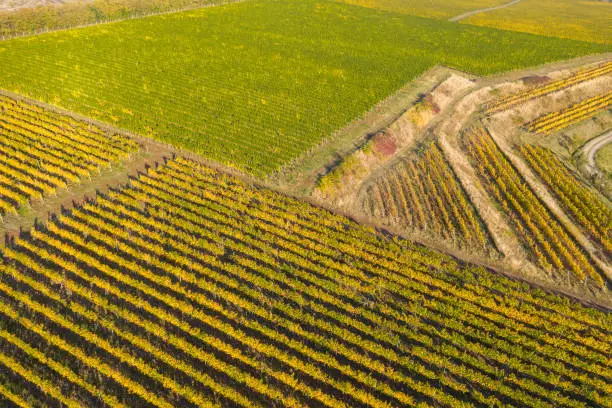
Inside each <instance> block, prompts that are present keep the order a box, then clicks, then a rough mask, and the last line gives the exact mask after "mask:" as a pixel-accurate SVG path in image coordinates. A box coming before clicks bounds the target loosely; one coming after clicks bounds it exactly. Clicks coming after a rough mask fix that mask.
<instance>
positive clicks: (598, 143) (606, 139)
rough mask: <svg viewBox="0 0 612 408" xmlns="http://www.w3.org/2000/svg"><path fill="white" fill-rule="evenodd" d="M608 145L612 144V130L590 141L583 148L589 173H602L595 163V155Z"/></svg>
mask: <svg viewBox="0 0 612 408" xmlns="http://www.w3.org/2000/svg"><path fill="white" fill-rule="evenodd" d="M608 143H612V130H608V131H607V132H606V133H604V134H603V135H600V136H597V137H595V138H593V139H591V140H589V141H588V142H587V143H586V144H585V145H584V146H583V147H582V148H581V150H582V154H583V156H584V157H585V158H586V159H587V165H586V168H587V170H588V171H589V172H592V173H601V171H600V170H599V168H598V167H597V163H596V162H595V154H597V151H598V150H599V149H601V148H602V147H604V146H605V145H607V144H608Z"/></svg>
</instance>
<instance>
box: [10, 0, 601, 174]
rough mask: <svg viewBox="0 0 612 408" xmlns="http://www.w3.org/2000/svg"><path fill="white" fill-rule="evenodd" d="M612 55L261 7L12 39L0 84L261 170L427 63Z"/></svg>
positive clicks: (529, 38) (342, 12)
mask: <svg viewBox="0 0 612 408" xmlns="http://www.w3.org/2000/svg"><path fill="white" fill-rule="evenodd" d="M607 49H609V47H606V46H604V45H594V44H588V43H583V42H577V41H569V40H561V39H555V38H545V37H538V36H534V35H529V34H519V33H512V32H508V31H499V30H494V29H489V28H480V27H473V26H468V25H459V24H453V23H447V22H444V21H438V20H431V19H425V18H420V17H414V16H408V15H402V14H393V13H389V12H384V11H379V10H374V9H370V8H363V7H357V6H352V5H346V4H339V3H335V2H332V1H309V0H306V1H275V0H263V1H257V2H245V3H240V4H232V5H226V6H220V7H214V8H208V9H200V10H195V11H189V12H183V13H177V14H171V15H164V16H156V17H150V18H144V19H139V20H129V21H123V22H119V23H113V24H106V25H98V26H93V27H88V28H84V29H79V30H72V31H64V32H56V33H50V34H46V35H42V36H38V37H30V38H22V39H15V40H11V41H7V42H4V43H2V44H1V46H0V69H1V70H2V75H1V76H0V87H1V88H5V89H7V90H10V91H14V92H18V93H21V94H25V95H28V96H31V97H34V98H37V99H40V100H43V101H46V102H49V103H52V104H56V105H59V106H62V107H65V108H67V109H70V110H74V111H77V112H79V113H81V114H84V115H87V116H91V117H94V118H97V119H100V120H103V121H108V122H111V123H113V124H116V125H118V126H120V127H124V128H127V129H129V130H133V131H136V132H139V133H142V134H144V135H147V136H152V137H154V138H156V139H160V140H162V141H166V142H171V143H173V144H176V145H178V146H182V147H185V148H187V149H190V150H193V151H196V152H199V153H201V154H203V155H205V156H207V157H209V158H212V159H214V160H217V161H220V162H222V163H225V164H228V165H231V166H234V167H237V168H240V169H243V170H246V171H249V172H251V173H253V174H256V175H265V174H269V173H270V172H273V171H274V170H276V169H278V168H279V167H280V166H282V165H284V164H287V163H288V162H290V161H291V160H292V159H294V158H295V157H297V156H299V155H300V154H301V153H303V152H304V151H306V150H308V149H309V148H311V147H313V146H314V145H316V144H317V143H319V142H320V141H321V140H322V139H324V138H325V137H328V136H330V135H331V134H332V133H333V132H334V131H336V130H338V129H339V128H341V127H342V126H344V125H345V124H347V123H348V122H350V121H352V120H354V119H355V118H357V117H358V116H359V115H360V114H362V113H364V112H365V111H367V110H369V109H370V108H371V107H372V106H373V105H374V104H376V103H377V102H378V101H380V100H382V99H383V98H385V97H386V96H388V95H389V94H391V93H392V92H394V91H395V90H397V89H398V88H400V87H401V86H402V85H403V84H405V83H406V82H408V81H409V80H411V79H412V78H414V77H415V76H417V75H419V74H420V73H422V72H424V71H425V70H426V69H428V68H429V67H432V66H433V65H435V64H446V65H449V66H451V67H454V68H458V69H461V70H465V71H470V72H473V73H476V74H490V73H495V72H501V71H507V70H510V69H514V68H519V67H525V66H532V65H536V64H541V63H544V62H547V61H553V60H560V59H566V58H571V57H576V56H580V55H585V54H593V53H599V52H603V51H606V50H607Z"/></svg>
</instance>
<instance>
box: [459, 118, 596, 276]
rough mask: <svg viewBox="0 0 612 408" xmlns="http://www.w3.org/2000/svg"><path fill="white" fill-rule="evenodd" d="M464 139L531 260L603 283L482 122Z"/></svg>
mask: <svg viewBox="0 0 612 408" xmlns="http://www.w3.org/2000/svg"><path fill="white" fill-rule="evenodd" d="M463 142H464V145H465V149H466V151H467V152H468V155H469V156H470V158H471V159H472V161H473V166H474V167H475V169H476V171H477V173H478V174H479V176H480V177H481V179H482V181H483V183H484V184H485V187H486V188H487V189H488V191H489V192H490V194H491V195H492V196H493V197H495V200H496V201H497V202H498V203H499V205H500V206H501V208H502V209H503V211H504V212H505V213H506V215H507V217H508V218H509V219H510V221H511V223H512V226H513V227H514V229H515V232H516V233H517V235H518V236H519V237H520V238H521V239H522V240H523V242H524V244H525V245H526V247H527V248H528V249H529V250H530V252H531V254H532V256H533V258H534V260H535V261H536V262H537V263H538V264H539V265H540V266H541V267H542V268H543V269H545V270H548V271H554V273H556V274H560V273H562V272H564V271H569V272H571V273H572V274H573V275H574V277H575V278H577V279H579V280H581V281H584V280H587V279H592V280H593V281H594V282H596V283H597V284H599V285H601V286H604V281H603V278H602V276H601V275H600V273H599V272H598V271H597V270H596V269H595V268H594V266H593V264H592V263H591V262H590V261H589V258H588V256H587V255H585V253H584V251H583V249H582V248H580V246H579V245H578V244H577V243H576V241H575V240H574V239H573V238H572V237H571V236H570V234H569V233H568V232H567V231H566V229H565V228H564V227H563V226H562V225H561V224H560V223H559V221H557V220H556V219H555V217H554V216H553V215H552V214H551V213H550V211H549V210H548V209H547V208H546V206H545V205H544V203H542V201H541V200H540V199H539V198H538V197H537V196H536V194H535V193H534V192H533V191H532V190H531V188H530V187H529V186H528V185H527V184H526V183H525V181H524V180H523V179H522V177H521V176H520V174H519V173H518V171H517V170H516V169H515V168H514V167H513V165H512V164H511V163H510V161H509V160H508V158H506V157H505V155H504V154H503V153H502V152H501V150H500V149H499V148H498V147H497V145H496V144H495V142H494V141H493V139H492V138H491V136H490V135H489V134H488V132H487V130H486V129H485V128H484V127H482V126H476V127H473V128H471V129H468V130H466V131H465V132H464V134H463Z"/></svg>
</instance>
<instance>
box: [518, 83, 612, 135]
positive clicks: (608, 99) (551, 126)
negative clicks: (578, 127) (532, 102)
mask: <svg viewBox="0 0 612 408" xmlns="http://www.w3.org/2000/svg"><path fill="white" fill-rule="evenodd" d="M610 106H612V91H610V92H606V93H604V94H601V95H597V96H594V97H592V98H588V99H585V100H583V101H581V102H579V103H576V104H574V105H572V106H569V107H567V108H565V109H563V110H561V111H558V112H552V113H549V114H547V115H544V116H541V117H539V118H537V119H535V120H533V121H531V122H529V123H526V124H525V128H526V129H527V130H529V131H530V132H534V133H539V134H543V135H550V134H551V133H555V132H558V131H559V130H561V129H564V128H566V127H569V126H571V125H574V124H576V123H579V122H582V121H584V120H587V119H589V118H592V117H593V116H595V115H597V114H598V113H599V112H601V111H603V110H605V109H608V108H609V107H610Z"/></svg>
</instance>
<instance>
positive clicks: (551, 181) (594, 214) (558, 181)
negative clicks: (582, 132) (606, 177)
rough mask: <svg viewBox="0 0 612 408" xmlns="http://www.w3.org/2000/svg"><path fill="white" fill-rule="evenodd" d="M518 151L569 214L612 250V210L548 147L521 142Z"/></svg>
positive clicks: (607, 248) (607, 250)
mask: <svg viewBox="0 0 612 408" xmlns="http://www.w3.org/2000/svg"><path fill="white" fill-rule="evenodd" d="M521 153H522V154H523V156H524V157H525V159H526V160H527V162H528V163H529V165H530V166H531V167H532V168H533V169H534V170H535V171H536V173H538V175H539V176H540V178H542V180H544V182H545V183H546V185H547V186H548V188H550V189H551V190H552V191H553V193H554V194H555V195H556V197H557V198H558V199H559V201H560V202H561V203H562V204H563V206H564V207H565V209H566V210H568V212H569V214H570V215H571V216H572V217H573V218H574V219H575V220H576V221H578V223H579V224H580V225H581V226H582V227H583V228H584V229H585V230H586V231H587V232H588V233H589V234H590V235H591V237H592V238H593V239H595V240H596V241H597V242H598V243H599V244H600V245H601V246H602V247H603V248H604V249H605V250H606V252H607V253H608V254H610V253H612V241H611V240H610V236H611V234H612V232H611V228H612V211H611V210H610V208H609V207H608V206H606V205H605V204H604V203H603V202H602V201H601V199H600V198H598V197H597V196H596V195H595V194H593V193H592V192H591V191H589V190H588V189H587V188H586V187H585V186H584V185H582V184H581V183H580V181H579V180H578V179H577V178H576V177H575V176H574V175H573V174H572V173H571V171H570V170H569V169H568V168H567V167H566V166H564V165H563V163H561V161H560V160H559V159H558V158H557V157H556V156H555V155H554V153H553V152H551V151H550V150H548V149H546V148H544V147H541V146H534V145H524V146H522V147H521Z"/></svg>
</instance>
